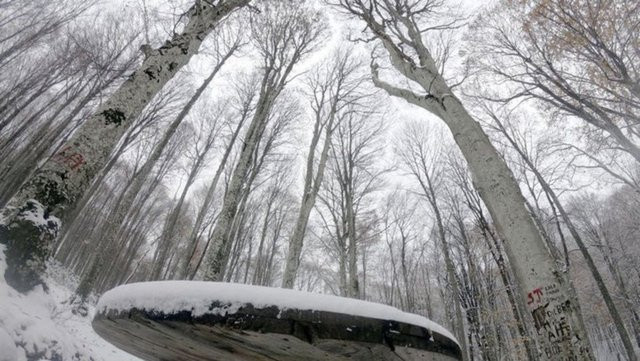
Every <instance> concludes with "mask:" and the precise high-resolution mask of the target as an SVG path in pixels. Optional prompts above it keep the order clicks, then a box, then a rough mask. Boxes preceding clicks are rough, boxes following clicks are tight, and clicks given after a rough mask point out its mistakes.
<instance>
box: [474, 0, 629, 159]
mask: <svg viewBox="0 0 640 361" xmlns="http://www.w3.org/2000/svg"><path fill="white" fill-rule="evenodd" d="M494 10H495V11H494V13H493V15H492V16H486V17H484V18H483V19H481V21H480V22H479V25H480V26H479V28H478V32H477V34H478V35H480V34H484V35H482V40H481V39H479V37H478V39H475V40H480V41H477V42H476V43H475V44H477V45H480V46H477V47H476V49H475V50H474V53H476V54H477V55H480V54H484V55H481V56H476V57H475V59H477V60H478V61H479V62H480V63H481V64H483V65H484V68H485V69H488V70H489V71H490V72H491V73H492V74H497V75H498V76H499V77H500V78H501V79H505V80H507V81H508V82H509V83H510V84H512V85H514V86H512V87H510V88H512V89H511V90H512V91H511V93H510V94H506V95H501V96H498V97H492V98H491V99H494V100H495V99H497V100H501V101H508V100H512V99H516V98H534V99H537V100H539V101H541V102H542V103H544V104H546V105H547V106H549V107H551V108H552V109H554V110H556V111H560V112H562V113H564V114H569V115H573V116H576V117H578V118H579V119H581V120H583V121H584V122H585V125H586V126H587V127H585V128H586V129H585V133H586V134H587V135H588V136H590V137H591V138H594V139H595V141H596V142H603V141H604V142H607V143H610V145H609V146H610V147H612V148H619V149H620V150H623V151H625V152H627V153H628V154H629V155H631V156H632V157H633V158H634V159H635V160H636V161H638V162H640V147H639V146H638V135H639V133H638V131H639V130H638V126H640V123H639V122H638V119H639V118H638V115H639V114H640V113H639V112H640V69H639V68H638V66H637V64H638V61H639V60H640V58H639V55H638V52H637V51H636V49H637V48H638V47H639V46H640V42H639V40H638V37H637V36H636V31H637V30H636V29H637V27H638V26H639V25H640V17H639V14H640V9H638V7H637V4H635V2H633V1H627V0H622V1H611V0H607V1H600V2H598V3H597V4H592V3H589V2H588V1H584V0H553V1H545V2H536V1H522V2H510V1H502V2H499V3H498V4H497V5H496V7H495V8H494ZM484 30H486V32H485V31H484ZM489 39H491V40H489ZM494 55H495V56H494Z"/></svg>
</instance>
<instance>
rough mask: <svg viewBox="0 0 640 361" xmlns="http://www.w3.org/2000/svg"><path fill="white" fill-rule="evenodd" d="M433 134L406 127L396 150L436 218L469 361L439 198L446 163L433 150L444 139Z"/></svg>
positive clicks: (439, 151)
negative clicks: (435, 142) (437, 140)
mask: <svg viewBox="0 0 640 361" xmlns="http://www.w3.org/2000/svg"><path fill="white" fill-rule="evenodd" d="M432 132H433V131H432V130H430V129H428V128H426V127H424V126H422V127H421V126H419V125H415V126H413V127H407V128H406V130H405V135H404V139H403V141H401V142H399V145H398V147H397V153H398V155H399V156H400V158H401V159H402V162H403V163H404V165H405V167H407V170H408V172H409V174H411V176H413V178H414V179H415V180H416V181H417V182H418V184H419V185H420V189H421V191H422V196H423V197H425V198H426V200H427V202H428V203H429V205H430V206H431V210H432V212H433V214H434V217H435V220H436V222H435V223H436V229H437V232H438V238H439V242H440V247H441V248H442V254H443V257H444V262H445V267H446V271H447V277H448V279H449V280H450V282H452V284H451V285H452V289H453V292H452V297H453V301H454V305H455V317H456V331H457V334H458V340H459V341H460V342H461V347H462V349H463V352H462V354H463V359H465V360H468V358H469V355H468V348H467V341H466V337H465V334H466V332H465V328H464V321H463V315H462V312H463V309H462V305H461V303H460V295H461V285H460V281H459V279H458V278H457V276H456V266H455V264H454V262H453V256H452V252H451V250H450V248H451V246H450V244H449V243H450V242H449V241H448V240H447V237H446V231H445V221H444V218H443V215H442V210H441V207H440V205H439V199H438V196H437V193H439V192H440V187H441V184H442V182H443V177H444V174H443V164H444V162H443V161H442V159H440V158H441V157H442V150H439V149H437V148H436V147H435V146H433V143H434V141H433V140H434V139H441V138H442V137H441V136H439V135H437V133H435V132H433V133H435V134H433V133H432ZM429 139H431V141H430V142H429ZM429 143H431V148H429V146H428V144H429Z"/></svg>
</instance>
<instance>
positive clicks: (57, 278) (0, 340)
mask: <svg viewBox="0 0 640 361" xmlns="http://www.w3.org/2000/svg"><path fill="white" fill-rule="evenodd" d="M5 268H6V262H5V259H4V247H3V246H2V245H0V275H3V274H4V270H5ZM46 283H47V286H48V288H49V289H48V292H45V291H44V290H43V288H42V287H37V288H36V289H35V290H33V291H31V292H29V293H28V294H26V295H23V294H20V293H19V292H17V291H16V290H14V289H13V288H12V287H10V286H9V285H7V284H6V282H5V280H4V277H2V276H0V361H28V360H29V361H30V360H38V361H67V360H73V361H85V360H87V361H112V360H118V361H139V360H140V359H138V358H137V357H134V356H132V355H130V354H128V353H126V352H124V351H121V350H119V349H118V348H116V347H115V346H113V345H111V344H110V343H108V342H107V341H105V340H103V339H102V338H100V336H98V335H97V334H96V333H95V332H94V331H93V329H92V328H91V320H92V319H93V314H94V309H95V308H94V306H93V302H90V305H89V308H88V312H87V314H86V315H85V316H82V315H80V314H78V313H75V312H73V309H74V307H73V306H72V305H70V304H69V300H70V298H71V296H72V294H73V290H74V289H75V286H76V285H77V280H76V279H75V278H74V277H72V276H71V274H70V273H69V272H68V271H67V270H65V269H64V268H62V267H60V266H59V265H57V264H55V263H54V264H50V265H49V267H48V271H47V278H46Z"/></svg>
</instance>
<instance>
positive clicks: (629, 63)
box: [0, 0, 640, 361]
mask: <svg viewBox="0 0 640 361" xmlns="http://www.w3.org/2000/svg"><path fill="white" fill-rule="evenodd" d="M0 208H2V211H1V213H0V272H1V273H2V274H3V275H4V278H2V279H1V280H0V361H14V360H90V359H92V360H128V359H129V358H128V357H129V356H127V355H126V354H125V353H123V352H122V351H119V350H117V349H116V348H115V347H114V346H111V345H109V344H108V343H107V342H106V341H103V340H101V339H100V338H99V337H98V336H97V335H96V334H94V333H93V331H92V329H91V326H90V324H91V318H92V314H93V312H94V308H95V303H96V301H97V299H98V297H99V296H100V295H102V294H103V293H105V292H106V291H108V290H110V289H112V288H114V287H116V286H119V285H123V284H127V283H133V282H145V281H157V280H204V281H218V282H231V283H243V284H252V285H260V286H269V287H281V288H292V289H296V290H303V291H310V292H316V293H323V294H329V295H337V296H343V297H349V298H356V299H361V300H367V301H374V302H379V303H383V304H387V305H391V306H395V307H397V308H398V309H400V310H402V311H405V312H409V313H415V314H419V315H423V316H425V317H428V318H429V319H431V320H434V321H435V322H437V323H439V324H440V325H443V326H444V327H446V328H447V329H448V330H451V332H452V334H454V335H455V337H456V338H457V340H458V342H459V344H460V346H461V348H462V359H463V360H464V361H470V360H484V361H498V360H530V361H533V360H558V361H560V360H603V361H606V360H616V361H619V360H628V361H637V360H638V359H639V356H640V241H639V240H640V4H639V3H638V2H637V1H632V0H595V1H591V0H494V1H489V0H486V1H473V0H468V1H461V0H0ZM130 359H131V360H135V358H134V357H133V356H131V358H130Z"/></svg>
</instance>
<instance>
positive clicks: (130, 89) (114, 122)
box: [0, 0, 250, 292]
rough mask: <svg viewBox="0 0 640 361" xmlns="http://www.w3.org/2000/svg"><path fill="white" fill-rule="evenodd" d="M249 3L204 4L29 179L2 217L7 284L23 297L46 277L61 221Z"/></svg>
mask: <svg viewBox="0 0 640 361" xmlns="http://www.w3.org/2000/svg"><path fill="white" fill-rule="evenodd" d="M249 1H250V0H225V1H221V2H219V3H217V4H216V5H211V4H210V3H208V2H205V1H198V2H197V4H196V5H194V6H193V7H192V8H191V9H190V10H189V12H188V22H187V23H186V24H185V26H184V30H183V31H182V33H179V34H175V35H174V36H173V38H172V39H171V40H169V41H167V42H166V43H165V44H164V45H163V46H161V47H160V48H158V49H154V50H152V51H149V52H148V53H147V54H146V58H145V60H144V61H143V63H142V65H141V66H140V68H139V70H137V71H135V72H134V73H133V74H132V75H131V76H130V77H129V79H127V81H125V82H124V84H122V85H121V86H120V88H119V89H118V90H116V91H115V92H114V93H113V94H112V95H111V97H110V98H109V99H108V100H106V101H105V102H104V103H103V104H102V106H100V107H99V108H98V110H97V111H96V113H95V114H94V115H92V116H91V117H90V118H89V119H87V121H86V122H85V123H84V124H83V125H82V126H81V127H80V128H79V129H78V130H77V131H76V133H75V134H74V135H73V136H72V137H71V139H70V140H69V141H68V142H67V144H66V146H65V147H64V148H63V149H62V151H60V152H59V153H58V154H57V155H56V156H54V157H53V158H51V159H50V160H49V161H47V162H46V163H45V164H44V165H43V167H42V168H40V170H39V171H38V172H36V174H34V175H33V176H32V177H31V179H29V180H28V181H27V182H26V183H25V184H24V185H23V186H22V187H21V189H20V191H19V192H18V193H17V194H16V196H15V197H14V198H13V199H12V200H11V201H10V202H9V205H8V206H7V207H5V209H4V211H3V217H4V221H3V222H2V223H3V225H2V231H1V232H0V241H1V243H3V244H6V245H7V249H6V251H5V253H6V256H7V270H6V272H5V278H6V279H7V282H8V283H9V285H11V286H12V287H14V288H16V289H17V290H19V291H21V292H26V291H29V290H31V289H32V288H33V287H34V286H36V285H37V284H40V283H43V281H42V278H41V275H42V273H43V271H44V269H45V261H46V259H47V257H48V256H49V253H50V244H51V243H52V242H53V240H54V239H55V238H56V237H57V233H58V229H59V228H60V226H61V222H60V220H59V219H60V218H63V217H64V215H65V213H66V212H68V211H69V209H70V208H73V206H74V204H75V202H77V201H78V200H80V199H81V198H82V196H83V193H84V192H85V190H86V189H87V188H88V187H89V186H90V185H91V181H92V180H93V178H94V177H95V175H96V174H98V172H99V171H100V169H101V168H102V167H103V166H104V164H105V163H106V162H107V160H108V159H109V155H110V154H111V152H112V150H113V148H114V147H115V146H116V144H117V143H118V141H119V140H120V138H121V136H122V135H123V134H124V132H125V131H126V129H127V128H128V126H129V124H130V123H131V122H132V121H133V120H134V119H135V118H136V117H137V116H138V115H139V114H140V112H141V111H142V109H143V108H144V107H145V106H146V105H147V104H148V103H149V102H150V101H151V99H152V98H153V97H154V96H155V95H156V93H158V92H159V91H160V89H161V88H162V87H163V86H164V85H165V84H166V83H167V82H168V81H169V80H170V79H171V78H173V76H174V75H175V74H176V73H177V72H178V70H180V69H181V68H182V67H183V66H184V65H185V64H186V63H187V62H188V61H189V59H190V58H191V57H192V56H193V55H194V54H195V53H196V52H197V50H198V48H199V47H200V44H201V43H202V41H203V40H204V38H205V37H206V36H207V35H208V34H209V33H210V32H211V31H212V30H213V29H214V28H215V27H216V26H217V24H218V22H219V21H220V20H222V19H223V18H224V17H226V16H227V15H228V14H230V13H231V12H232V11H234V10H235V9H237V8H239V7H242V6H244V5H246V4H248V3H249Z"/></svg>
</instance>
